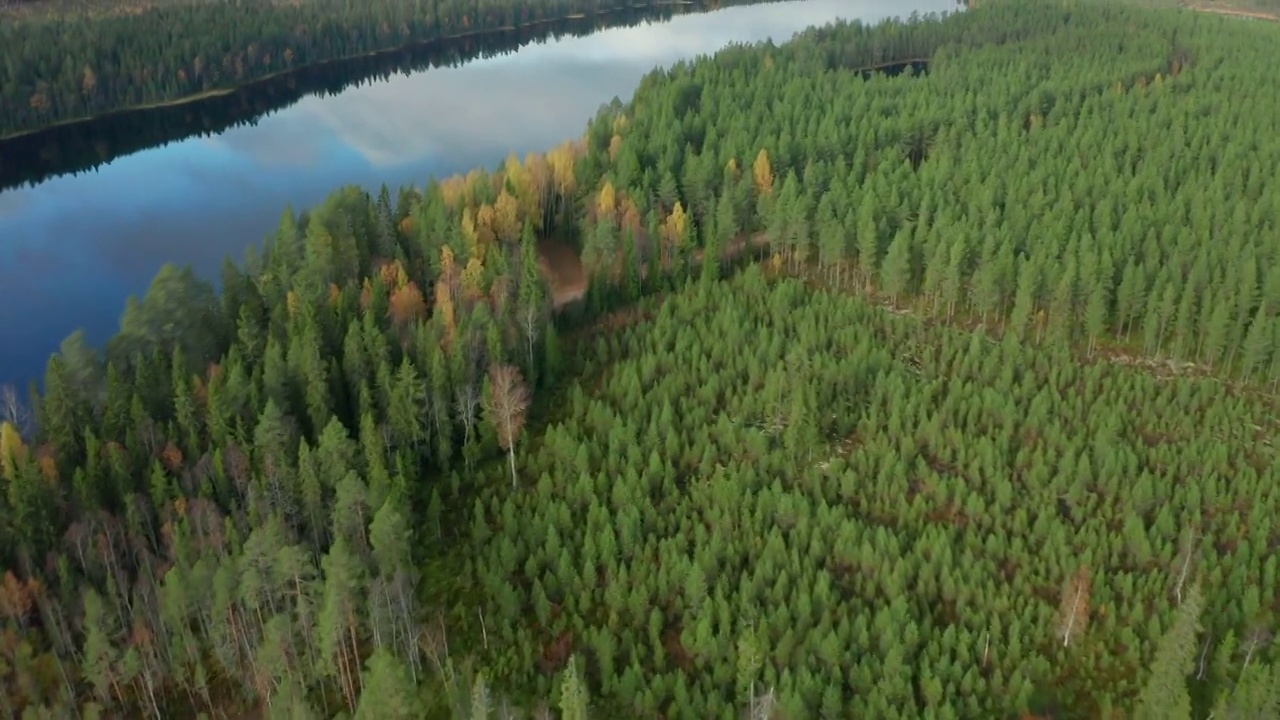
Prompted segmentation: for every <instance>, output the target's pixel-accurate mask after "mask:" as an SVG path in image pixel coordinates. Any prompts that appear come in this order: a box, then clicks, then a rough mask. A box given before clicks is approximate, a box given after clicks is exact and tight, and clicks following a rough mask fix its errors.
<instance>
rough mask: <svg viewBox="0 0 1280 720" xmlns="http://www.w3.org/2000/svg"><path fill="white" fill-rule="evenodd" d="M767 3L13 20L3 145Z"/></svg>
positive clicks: (244, 9) (142, 13)
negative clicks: (503, 43) (320, 68)
mask: <svg viewBox="0 0 1280 720" xmlns="http://www.w3.org/2000/svg"><path fill="white" fill-rule="evenodd" d="M761 1H762V0H710V1H709V2H689V3H684V2H680V3H673V2H669V1H664V0H642V1H640V2H636V1H635V0H589V1H587V0H554V1H552V0H538V2H524V0H484V1H483V2H475V1H465V0H412V1H411V2H390V1H389V0H375V1H374V2H365V1H364V0H359V1H357V0H341V2H339V1H337V0H334V1H325V2H312V1H310V0H308V1H305V2H297V3H282V2H275V1H274V0H233V1H232V2H180V3H161V4H156V5H146V4H144V6H143V7H142V8H139V9H138V10H137V11H136V12H133V11H131V12H121V13H119V14H96V13H93V12H88V11H86V12H73V11H65V12H60V13H52V14H48V15H44V14H37V15H34V16H33V17H24V16H18V17H15V18H12V19H6V20H5V21H4V22H0V108H4V112H3V114H2V115H0V139H4V138H9V137H12V136H14V135H18V134H21V133H27V132H32V131H36V130H39V129H41V128H47V127H50V126H53V125H58V124H60V123H67V122H75V121H81V120H87V119H91V118H94V117H97V116H99V115H103V114H106V113H110V112H117V111H121V110H126V109H129V108H144V107H154V106H157V105H163V104H165V103H172V102H178V101H184V100H189V99H197V98H200V97H207V96H209V95H211V94H213V93H216V92H221V91H228V90H231V89H234V88H236V87H238V86H241V85H244V84H247V83H251V82H254V81H256V80H261V79H263V78H266V77H271V76H277V75H281V74H285V73H288V72H291V71H293V70H296V69H299V68H304V67H307V66H311V65H317V64H320V63H325V62H330V61H334V60H340V59H344V58H354V57H358V56H361V55H368V54H370V53H376V52H381V51H386V50H391V49H394V48H399V47H405V46H410V45H416V44H420V43H424V42H433V41H440V40H456V39H460V38H465V37H480V36H483V35H485V34H487V33H492V32H495V31H509V30H512V29H515V28H520V27H528V26H532V25H540V24H544V23H554V22H556V21H560V20H565V19H572V18H575V17H578V16H598V15H607V14H612V13H623V12H635V11H649V12H654V11H658V10H659V9H661V8H663V7H672V6H675V5H679V6H684V5H690V6H696V7H717V8H718V7H728V6H733V5H739V4H752V3H756V2H761Z"/></svg>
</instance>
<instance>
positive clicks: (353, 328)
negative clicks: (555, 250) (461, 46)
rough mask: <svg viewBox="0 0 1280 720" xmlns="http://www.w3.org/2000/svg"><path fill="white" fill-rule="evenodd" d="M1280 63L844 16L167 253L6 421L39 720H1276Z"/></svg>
mask: <svg viewBox="0 0 1280 720" xmlns="http://www.w3.org/2000/svg"><path fill="white" fill-rule="evenodd" d="M1278 38H1280V33H1278V32H1277V28H1276V27H1273V26H1269V25H1266V24H1263V23H1246V22H1239V21H1233V20H1227V19H1224V18H1219V17H1214V16H1211V15H1208V14H1203V13H1190V12H1181V11H1173V10H1165V11H1154V10H1141V9H1137V8H1135V7H1130V6H1124V5H1116V4H1113V3H1100V2H1090V1H1089V0H1077V1H1075V2H1068V3H1063V2H1060V1H1059V0H1053V1H1052V2H1027V1H1025V0H1009V1H1001V0H996V1H994V2H991V3H989V4H988V3H982V5H981V7H979V8H978V9H976V10H973V11H970V12H966V13H961V14H959V15H955V16H951V17H947V18H945V19H944V18H937V17H929V18H923V19H919V18H917V19H915V20H914V21H912V22H905V23H904V22H889V23H885V24H883V25H880V26H877V27H875V28H868V27H864V26H862V25H859V24H839V25H835V26H830V27H826V28H821V29H814V30H811V31H808V32H806V33H805V34H803V35H802V36H801V37H800V38H798V39H797V40H795V41H794V42H791V43H788V44H786V45H784V46H775V45H773V44H763V45H757V46H749V47H748V46H738V47H732V48H729V49H726V50H725V51H723V52H721V53H718V54H717V55H715V56H714V57H706V58H700V59H698V60H697V61H694V62H689V63H682V64H679V65H677V66H676V67H674V68H672V69H670V70H666V71H660V72H655V73H653V74H651V75H650V76H648V77H647V78H646V79H645V80H644V81H643V83H642V85H641V87H640V89H639V90H638V91H637V93H636V96H635V98H634V99H633V100H632V101H631V102H630V103H627V104H622V103H615V104H612V105H609V106H606V107H603V108H602V109H601V111H600V113H599V115H598V116H597V117H596V118H595V119H594V120H593V121H592V122H591V123H589V125H588V128H587V131H586V133H585V135H584V137H583V138H582V139H581V140H579V141H576V142H568V143H565V144H564V145H562V146H560V147H558V148H555V149H553V150H551V151H549V152H547V153H545V154H534V155H530V156H528V157H526V158H525V159H523V160H521V159H518V158H516V157H514V156H513V157H511V158H509V159H508V160H507V161H506V162H505V163H504V164H503V165H502V166H501V167H499V168H497V169H495V170H493V171H484V170H476V171H474V172H472V173H470V174H468V175H467V176H465V177H455V178H451V179H448V180H444V181H440V182H436V181H433V182H431V183H429V184H428V185H427V186H426V187H425V188H422V189H409V188H406V189H404V190H402V191H400V192H399V193H398V195H397V196H393V195H392V194H391V193H389V192H387V191H385V190H384V191H383V192H381V193H379V194H377V195H376V196H371V195H370V194H368V193H366V192H364V191H361V190H359V189H356V188H346V189H343V190H341V191H339V192H337V193H335V194H334V195H333V196H332V197H331V198H330V200H329V201H328V202H326V203H325V204H324V205H323V206H321V207H319V208H317V209H315V210H314V211H311V212H308V213H303V214H302V215H295V214H294V213H292V212H287V213H285V215H284V217H283V218H282V221H281V224H280V227H279V229H278V230H277V232H276V234H275V235H274V237H272V238H270V239H269V240H268V241H267V242H266V243H265V244H264V245H263V246H262V247H261V248H254V249H251V250H250V252H249V253H248V255H247V257H246V258H245V261H244V262H243V263H242V264H240V265H236V264H233V263H231V262H228V263H227V265H226V266H225V269H224V272H223V277H222V282H221V285H222V287H221V291H220V292H215V291H214V290H213V289H212V288H211V287H210V286H209V285H208V284H207V283H205V282H204V281H202V280H201V279H199V278H196V277H194V276H193V275H192V274H191V273H190V272H189V271H183V270H179V269H175V268H166V269H165V270H163V271H162V272H161V273H160V274H159V276H158V277H157V278H156V280H155V282H154V284H153V286H152V288H151V290H150V291H149V292H148V294H147V295H146V296H145V297H143V298H141V299H140V300H136V301H131V302H130V304H129V306H128V307H127V308H126V311H125V314H124V317H123V319H122V322H121V328H120V333H119V334H118V336H117V337H116V338H115V339H114V340H113V341H112V342H111V343H110V344H109V345H108V346H107V347H106V348H105V349H104V350H103V351H101V352H99V351H97V350H95V349H93V348H89V347H87V346H86V344H85V343H84V341H83V338H82V337H81V336H78V335H77V336H73V337H72V338H69V339H68V341H67V342H66V344H65V345H64V347H63V349H62V352H60V353H59V354H58V355H57V356H55V357H54V358H52V359H51V360H50V363H49V367H48V371H47V373H46V377H45V387H44V391H43V393H42V394H41V395H40V396H39V397H37V398H35V402H34V411H33V413H31V414H30V415H28V414H27V413H24V412H23V409H22V407H21V404H20V403H17V402H16V401H13V400H12V399H11V398H9V397H8V396H3V397H0V410H2V411H4V413H5V418H6V420H7V422H6V423H5V424H4V425H3V426H2V428H3V429H2V430H0V460H3V463H2V464H0V477H3V484H2V487H3V488H4V492H3V493H0V518H3V520H4V522H3V523H2V524H0V562H3V564H4V567H5V568H7V574H5V575H4V579H3V585H2V586H0V587H2V590H3V592H0V611H3V613H4V617H3V622H4V623H5V630H4V632H3V634H0V663H2V664H0V671H2V672H3V674H2V675H0V682H2V683H3V685H4V686H3V688H0V690H3V692H0V700H3V702H4V703H5V705H4V706H3V707H0V710H2V711H4V712H6V713H7V714H8V715H11V716H12V715H17V714H19V713H21V712H24V711H25V712H32V713H39V712H44V713H46V714H53V715H55V716H62V715H65V714H67V713H68V712H69V709H70V708H72V707H77V708H80V709H82V710H83V711H85V712H86V714H88V712H89V711H90V710H94V711H97V712H105V713H106V714H112V715H119V714H126V715H131V716H141V717H163V716H168V715H170V714H183V715H186V714H193V713H195V712H208V713H214V712H216V711H217V709H218V708H225V707H233V706H237V705H242V704H250V703H253V704H258V705H260V706H262V707H264V708H265V709H266V710H267V711H268V712H269V713H270V714H272V715H273V716H277V715H278V716H281V717H286V716H287V717H294V716H303V717H306V716H315V715H325V716H332V715H334V714H336V713H340V712H346V713H352V714H354V715H355V716H357V717H392V718H394V717H417V716H419V715H420V714H421V713H423V712H428V713H442V712H451V713H453V715H454V716H455V717H468V718H470V717H487V715H483V714H482V713H483V712H484V711H486V710H487V709H490V708H495V707H497V706H498V705H500V704H502V703H504V702H505V700H502V699H499V698H497V697H496V696H494V694H493V693H491V691H490V690H489V689H488V687H489V685H491V684H492V685H494V686H496V687H501V688H503V689H504V690H506V691H508V692H509V694H510V696H511V697H512V698H513V699H516V700H519V699H520V698H523V702H516V704H520V705H523V706H525V707H526V708H530V709H531V708H534V707H536V706H537V705H539V704H542V705H544V706H545V705H547V704H550V705H551V706H554V707H556V708H558V709H559V710H560V711H561V713H562V716H563V717H572V718H581V717H584V716H585V713H586V706H587V704H588V703H587V697H588V695H590V696H591V697H593V698H595V700H594V701H593V703H592V704H593V707H594V708H595V709H596V711H598V712H599V713H601V714H602V715H604V716H609V717H629V716H637V717H652V716H654V715H655V714H657V713H662V714H663V715H664V716H666V717H726V718H728V717H737V716H739V714H740V713H742V712H750V713H751V714H752V716H753V717H779V718H780V717H848V716H851V715H852V716H874V717H886V718H892V717H939V718H944V717H973V716H982V717H990V716H1003V715H1006V714H1009V713H1015V712H1023V711H1037V712H1041V711H1045V710H1046V709H1047V708H1051V707H1052V708H1056V709H1057V710H1056V714H1057V715H1059V716H1063V717H1081V718H1086V717H1087V718H1096V717H1108V716H1109V714H1110V713H1111V712H1120V713H1123V714H1125V715H1126V716H1129V715H1132V716H1134V717H1143V718H1162V719H1164V718H1167V719H1170V720H1173V719H1177V720H1182V718H1188V720H1189V718H1191V717H1192V716H1193V715H1192V713H1193V710H1194V713H1195V714H1194V716H1195V717H1203V716H1205V715H1206V714H1207V713H1208V712H1209V711H1210V710H1213V711H1214V713H1215V714H1214V717H1268V716H1273V715H1274V714H1275V711H1276V708H1277V704H1278V703H1280V677H1278V676H1277V674H1278V673H1280V658H1277V652H1276V649H1275V646H1274V644H1273V642H1272V634H1271V632H1272V629H1273V628H1274V627H1275V624H1276V623H1275V621H1274V613H1275V611H1276V610H1277V605H1276V598H1277V597H1280V580H1278V579H1277V570H1278V568H1277V562H1278V561H1277V556H1276V553H1275V548H1276V547H1280V529H1277V528H1275V527H1273V526H1272V525H1271V523H1272V517H1273V516H1274V515H1275V514H1276V510H1277V508H1278V507H1280V497H1278V496H1277V492H1280V490H1278V488H1280V484H1278V483H1277V480H1278V479H1280V478H1277V472H1280V471H1277V469H1276V468H1277V465H1276V463H1275V457H1274V455H1275V447H1274V441H1275V438H1276V436H1277V429H1278V428H1277V426H1276V421H1275V417H1276V400H1275V397H1274V395H1273V394H1272V392H1271V390H1272V388H1273V386H1274V384H1275V383H1276V382H1277V380H1278V379H1280V366H1278V363H1280V352H1278V351H1280V275H1278V274H1277V271H1276V270H1275V267H1276V265H1277V263H1276V260H1277V258H1276V255H1277V252H1280V247H1278V246H1277V245H1276V243H1275V239H1276V237H1277V229H1278V228H1280V204H1278V203H1280V200H1278V198H1280V188H1278V187H1277V182H1280V180H1278V179H1277V178H1276V177H1275V176H1274V173H1268V172H1267V171H1266V169H1267V168H1272V167H1276V166H1278V165H1280V140H1278V138H1280V134H1278V133H1277V132H1276V131H1277V129H1280V128H1277V124H1280V118H1277V116H1276V113H1275V112H1274V108H1276V107H1280V82H1277V81H1276V79H1275V78H1273V77H1271V76H1269V75H1267V74H1266V73H1265V72H1264V70H1265V68H1266V66H1267V61H1268V59H1269V58H1270V57H1271V54H1273V53H1274V47H1275V46H1276V45H1275V43H1276V40H1277V39H1278ZM913 60H914V61H917V62H916V63H915V64H914V65H912V64H911V63H910V62H909V61H913ZM925 61H927V72H926V71H925V65H924V62H925ZM894 63H897V65H895V64H894ZM873 66H875V67H884V68H885V70H886V71H887V72H885V73H883V74H872V75H871V76H870V78H869V79H866V78H867V77H868V76H867V74H866V73H864V72H860V70H862V69H865V68H868V67H873ZM903 68H907V70H906V71H905V72H898V71H899V70H902V69H903ZM917 70H919V72H917ZM1238 87H1249V88H1251V91H1250V92H1249V93H1247V94H1239V93H1235V92H1234V91H1233V90H1232V89H1233V88H1238ZM552 238H555V239H558V240H559V241H560V242H565V243H571V244H573V245H574V246H575V247H576V248H578V249H580V251H581V257H582V262H583V265H584V268H585V275H586V277H587V278H589V280H590V282H589V283H588V284H586V286H585V288H584V287H583V286H582V285H572V284H570V285H565V284H564V283H563V282H552V283H550V287H549V284H548V282H546V280H545V276H546V273H545V272H544V271H545V270H546V268H545V267H544V265H545V260H544V259H543V258H540V256H539V244H540V243H546V242H548V240H549V239H552ZM756 254H760V255H763V256H765V257H766V258H767V261H766V262H765V263H763V264H762V265H759V266H752V267H750V268H749V269H748V270H747V271H745V272H744V273H743V274H742V275H741V276H739V277H738V278H736V279H734V280H731V281H724V280H721V276H722V275H723V274H725V272H726V270H727V267H728V266H729V265H730V264H732V263H733V262H735V261H737V260H739V259H742V258H744V257H747V256H753V255H756ZM551 276H552V278H553V279H554V278H555V277H556V273H554V272H553V273H551ZM788 276H793V277H788ZM561 280H563V277H562V278H561ZM584 289H585V291H586V297H585V300H584V301H583V302H582V303H580V304H578V305H579V306H580V308H581V310H582V312H579V313H577V316H578V319H579V320H581V321H590V322H591V323H592V324H590V325H588V326H585V327H578V326H576V325H575V321H574V316H575V313H573V312H570V313H564V314H562V315H561V316H560V317H559V319H557V318H556V317H555V314H554V309H555V308H556V307H570V306H573V305H574V304H573V303H572V302H571V301H572V300H573V299H574V298H576V297H578V296H579V295H581V293H582V292H583V291H584ZM566 326H571V327H573V328H574V332H572V333H570V334H568V335H567V337H566V339H565V340H564V341H563V342H562V340H561V337H560V334H559V333H560V331H561V330H565V329H568V328H567V327H566ZM566 343H571V345H569V346H568V347H562V346H563V345H565V344H566ZM1131 365H1149V366H1151V367H1127V366H1131ZM472 661H474V663H475V664H472ZM40 716H41V715H38V714H37V717H40Z"/></svg>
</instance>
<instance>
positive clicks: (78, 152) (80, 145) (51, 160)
mask: <svg viewBox="0 0 1280 720" xmlns="http://www.w3.org/2000/svg"><path fill="white" fill-rule="evenodd" d="M700 9H701V8H691V9H690V8H682V7H677V6H669V5H667V6H659V7H654V8H643V9H640V10H622V11H618V12H613V13H607V14H600V15H594V16H589V17H579V18H569V19H564V20H556V21H550V22H545V23H539V24H537V25H526V26H522V27H519V28H515V29H512V30H495V31H493V32H487V33H484V34H482V35H476V36H467V37H462V38H453V39H442V40H437V41H435V42H431V43H425V44H418V45H410V46H405V47H401V48H397V49H394V50H389V51H385V52H378V53H374V54H369V55H361V56H358V57H353V58H348V59H344V60H336V61H333V62H326V63H321V64H317V65H308V66H304V67H301V68H298V69H296V70H293V71H291V72H288V73H286V74H282V75H277V76H274V77H270V78H267V79H264V80H260V81H257V82H251V83H247V84H244V85H240V86H238V87H236V88H235V89H233V90H230V91H229V92H226V93H221V94H216V95H212V96H210V97H205V98H202V99H200V100H193V101H191V102H185V103H180V104H174V105H167V106H163V107H153V108H148V109H145V110H136V111H121V112H111V113H107V114H105V115H102V116H99V117H95V118H93V119H91V120H86V121H84V122H73V123H67V124H55V125H51V126H49V127H46V128H44V129H41V130H38V131H35V132H29V133H25V134H22V135H18V136H16V137H12V138H10V139H8V140H0V190H2V189H6V188H10V187H15V186H20V185H25V184H37V183H39V182H42V181H44V180H46V179H48V178H51V177H55V176H58V175H64V174H67V173H78V172H81V171H85V170H92V169H95V168H97V167H99V166H101V165H103V164H104V163H108V162H110V161H112V160H114V159H116V158H118V157H121V156H124V155H129V154H131V153H134V152H138V151H140V150H145V149H149V148H153V147H158V146H162V145H165V144H168V143H170V142H176V141H179V140H184V139H187V138H190V137H197V136H208V135H213V134H217V133H221V132H224V131H226V130H227V129H229V128H232V127H237V126H241V125H244V124H247V123H252V122H254V121H255V120H257V119H259V118H261V117H263V116H265V115H268V114H270V113H272V112H275V111H277V110H280V109H283V108H286V107H288V106H290V105H293V104H294V103H296V102H298V101H299V100H300V99H302V98H303V97H306V96H308V95H320V94H327V95H336V94H337V93H340V92H342V91H343V90H345V89H347V88H349V87H352V86H359V85H361V84H362V83H365V82H370V81H376V80H378V79H382V80H385V79H386V78H389V77H391V75H393V74H394V73H400V72H406V71H419V70H426V69H429V68H439V67H458V66H460V65H462V64H465V63H468V62H471V61H473V60H476V59H480V58H488V57H495V56H498V55H503V54H508V53H512V52H515V51H517V50H518V49H519V48H521V47H524V46H526V45H528V44H530V43H542V42H547V41H549V40H558V39H560V38H562V37H568V36H575V37H580V36H583V35H587V34H590V33H593V32H598V31H600V30H603V29H606V28H614V27H633V26H635V25H638V24H641V23H646V22H658V21H665V20H669V19H670V18H671V17H672V16H673V15H675V14H677V13H681V12H697V11H699V10H700Z"/></svg>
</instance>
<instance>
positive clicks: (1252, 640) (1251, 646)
mask: <svg viewBox="0 0 1280 720" xmlns="http://www.w3.org/2000/svg"><path fill="white" fill-rule="evenodd" d="M1270 642H1271V633H1270V632H1269V631H1268V630H1267V629H1266V627H1264V626H1262V625H1261V624H1255V625H1254V626H1253V627H1252V628H1250V629H1249V634H1248V636H1247V637H1246V638H1245V648H1246V649H1245V653H1244V664H1243V665H1241V666H1240V673H1241V674H1242V675H1243V674H1244V671H1245V670H1248V669H1249V663H1251V662H1253V656H1254V653H1256V652H1257V651H1258V648H1259V646H1265V645H1267V644H1268V643H1270Z"/></svg>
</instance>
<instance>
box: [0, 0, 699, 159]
mask: <svg viewBox="0 0 1280 720" xmlns="http://www.w3.org/2000/svg"><path fill="white" fill-rule="evenodd" d="M696 4H697V3H696V2H693V1H692V0H661V1H660V2H657V3H656V4H655V5H649V4H633V5H630V6H628V7H623V8H617V9H615V10H605V11H601V12H599V13H596V14H595V15H594V17H605V16H608V15H612V14H614V13H617V12H622V11H624V10H644V9H646V8H649V7H655V6H657V7H667V6H688V5H696ZM586 18H587V16H586V15H584V14H582V13H576V14H573V15H567V16H565V17H560V18H551V19H547V20H539V21H537V22H531V23H525V24H524V25H519V26H515V25H508V26H504V27H500V28H490V29H488V30H475V31H472V32H464V33H456V34H453V35H444V36H441V37H437V38H431V39H430V40H420V41H418V42H413V43H408V44H405V45H395V46H392V47H388V48H383V49H381V50H373V51H371V52H367V53H357V54H355V55H343V56H342V57H336V58H331V59H329V60H321V61H319V62H313V63H307V64H305V65H298V66H295V67H291V68H287V69H284V70H279V71H277V72H273V73H270V74H268V75H263V76H261V77H256V78H253V79H252V80H247V81H245V82H243V83H240V84H238V85H231V86H229V87H218V88H211V89H209V90H204V91H202V92H198V93H194V94H191V95H183V96H181V97H177V98H173V99H171V100H158V101H156V102H150V103H143V104H140V105H127V106H125V107H121V108H116V109H113V110H109V111H107V112H103V113H98V114H97V115H84V116H81V117H75V118H69V119H67V120H59V121H58V122H54V123H49V124H48V125H41V126H40V127H37V128H31V129H29V130H19V131H18V132H13V133H9V134H7V135H0V143H3V142H7V141H9V140H16V139H17V138H21V137H25V136H27V135H34V134H36V133H40V132H44V131H45V130H49V129H51V128H56V127H65V126H67V125H77V124H79V123H88V122H93V121H95V120H100V119H102V118H104V117H109V116H113V115H125V114H128V113H134V112H145V111H147V110H156V109H159V108H166V107H177V106H179V105H189V104H191V103H196V102H200V101H201V100H209V99H212V98H216V97H222V96H224V95H230V94H231V93H233V92H235V91H237V90H239V89H241V88H245V87H250V86H252V85H256V84H258V83H262V82H267V81H268V80H273V79H275V78H279V77H282V76H285V75H289V74H290V73H294V72H298V71H300V70H303V69H307V68H317V67H324V66H325V65H331V64H334V63H340V62H346V61H349V60H356V59H359V58H366V57H372V56H375V55H382V54H384V53H393V52H399V51H400V50H404V49H405V48H412V47H422V46H425V45H431V44H432V43H439V42H446V41H449V40H463V39H466V38H474V37H481V36H484V35H493V34H497V33H504V32H512V31H515V30H520V29H524V28H534V27H538V26H539V25H547V24H550V23H555V22H563V21H565V20H585V19H586Z"/></svg>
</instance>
